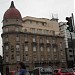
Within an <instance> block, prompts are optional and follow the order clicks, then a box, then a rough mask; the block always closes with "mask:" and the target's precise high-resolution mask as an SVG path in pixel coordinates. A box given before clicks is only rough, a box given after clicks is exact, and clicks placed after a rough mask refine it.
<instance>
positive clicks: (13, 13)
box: [3, 1, 22, 20]
mask: <svg viewBox="0 0 75 75" xmlns="http://www.w3.org/2000/svg"><path fill="white" fill-rule="evenodd" d="M4 19H22V17H21V14H20V12H19V11H18V10H17V9H16V8H15V6H14V2H13V1H12V2H11V6H10V8H9V9H8V10H7V11H6V12H5V13H4V16H3V20H4Z"/></svg>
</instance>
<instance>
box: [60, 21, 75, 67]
mask: <svg viewBox="0 0 75 75" xmlns="http://www.w3.org/2000/svg"><path fill="white" fill-rule="evenodd" d="M59 28H60V33H61V35H63V36H64V37H65V38H64V41H65V51H66V60H67V67H68V68H72V67H73V66H74V64H75V63H74V62H75V57H74V56H75V32H69V30H67V25H66V22H60V23H59ZM71 35H72V38H71Z"/></svg>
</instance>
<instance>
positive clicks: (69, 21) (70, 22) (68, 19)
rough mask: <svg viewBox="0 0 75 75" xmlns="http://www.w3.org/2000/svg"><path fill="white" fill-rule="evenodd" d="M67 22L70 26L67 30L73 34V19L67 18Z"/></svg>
mask: <svg viewBox="0 0 75 75" xmlns="http://www.w3.org/2000/svg"><path fill="white" fill-rule="evenodd" d="M66 20H67V25H68V27H67V30H69V31H70V32H73V25H72V17H66Z"/></svg>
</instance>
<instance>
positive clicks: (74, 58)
mask: <svg viewBox="0 0 75 75" xmlns="http://www.w3.org/2000/svg"><path fill="white" fill-rule="evenodd" d="M70 36H71V45H72V51H73V67H75V54H74V45H73V38H72V33H71V32H70Z"/></svg>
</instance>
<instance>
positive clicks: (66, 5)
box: [0, 0, 74, 55]
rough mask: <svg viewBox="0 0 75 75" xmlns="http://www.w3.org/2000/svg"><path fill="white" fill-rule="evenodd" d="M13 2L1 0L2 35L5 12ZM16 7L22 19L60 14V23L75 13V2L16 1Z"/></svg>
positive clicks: (0, 47)
mask: <svg viewBox="0 0 75 75" xmlns="http://www.w3.org/2000/svg"><path fill="white" fill-rule="evenodd" d="M10 3H11V0H0V34H1V33H2V29H1V28H2V25H3V24H2V23H1V22H2V19H3V14H4V12H5V11H6V10H7V9H8V8H9V7H10ZM14 4H15V7H16V8H17V9H18V10H19V11H20V12H21V14H22V17H25V16H32V17H38V18H49V19H50V18H51V14H52V13H53V14H58V19H59V21H65V17H66V16H71V13H74V0H14ZM0 41H1V42H0V55H2V39H1V38H0Z"/></svg>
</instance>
